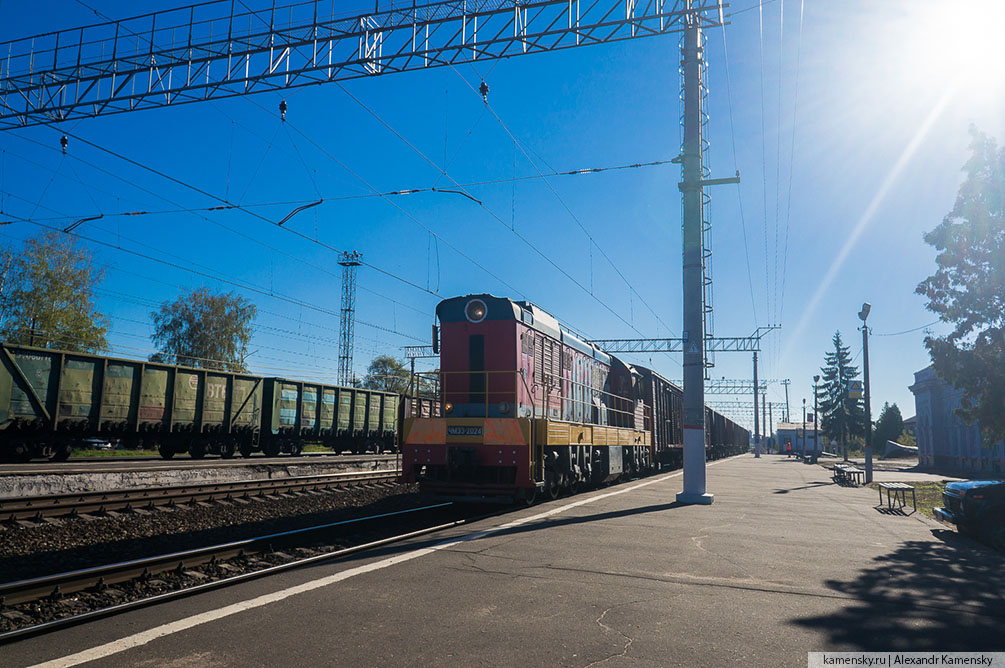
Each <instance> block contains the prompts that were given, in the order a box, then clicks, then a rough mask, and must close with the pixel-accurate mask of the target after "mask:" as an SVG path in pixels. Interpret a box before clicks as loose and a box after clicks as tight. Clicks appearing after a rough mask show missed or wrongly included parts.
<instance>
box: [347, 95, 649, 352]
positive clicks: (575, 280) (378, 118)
mask: <svg viewBox="0 0 1005 668" xmlns="http://www.w3.org/2000/svg"><path fill="white" fill-rule="evenodd" d="M336 85H338V86H339V88H341V89H342V90H343V91H345V93H346V94H347V95H348V96H349V97H350V98H351V99H352V100H353V101H355V102H356V103H357V104H358V105H359V106H361V107H362V108H363V109H364V110H365V111H367V113H369V114H370V115H371V116H373V117H374V118H375V119H376V120H377V121H378V122H379V123H380V124H381V125H383V126H384V127H385V128H387V129H388V130H389V131H390V132H391V133H392V134H394V135H395V136H396V137H398V138H399V139H400V140H401V141H402V142H403V143H404V144H405V145H407V146H408V147H409V148H411V149H412V150H413V151H414V152H415V153H416V154H418V155H419V156H420V157H421V158H422V159H423V160H425V161H426V162H428V163H429V164H430V165H431V166H432V167H433V168H434V169H436V170H437V171H439V172H441V173H442V174H443V175H444V176H445V177H446V178H447V179H448V180H450V182H451V183H453V184H454V186H455V187H458V188H460V189H461V192H462V193H463V194H464V195H465V196H466V197H468V199H471V200H472V201H473V202H475V203H476V204H478V205H479V206H480V207H481V208H482V209H483V210H485V212H486V213H488V214H489V215H490V216H491V217H492V218H494V219H495V220H496V221H497V222H499V223H500V224H501V225H502V226H503V227H505V228H506V229H507V230H509V231H510V232H511V233H512V234H514V235H516V237H517V238H518V239H520V240H521V241H522V242H523V243H524V244H525V245H527V246H528V247H529V248H530V249H531V250H533V251H534V252H535V253H537V254H538V255H539V256H540V257H541V258H542V259H544V260H545V261H546V262H547V263H548V264H550V265H551V266H552V267H554V268H555V269H556V270H558V271H559V273H561V274H562V275H563V276H565V277H566V278H568V279H569V280H570V281H572V282H573V283H574V284H575V285H576V286H577V287H579V288H580V289H581V290H582V291H583V292H585V293H586V294H588V295H590V297H592V298H593V299H594V300H595V301H597V302H598V303H599V304H600V305H601V306H603V307H604V308H605V309H607V310H608V311H609V312H610V313H611V314H612V315H614V316H615V317H616V318H618V319H619V320H621V321H622V322H623V323H625V324H626V325H628V326H629V327H631V328H632V329H633V330H635V331H636V332H638V333H639V334H642V332H641V331H639V330H638V329H637V328H636V327H635V325H634V324H632V323H631V322H629V321H628V320H626V319H625V318H624V317H623V316H622V315H621V314H620V313H618V312H617V311H615V310H614V309H613V308H611V306H610V305H608V304H607V303H606V302H604V301H603V300H601V299H600V298H599V297H597V296H596V295H595V294H593V293H592V292H591V291H590V290H589V289H588V288H587V287H586V286H584V285H583V284H582V283H581V282H580V281H579V280H577V279H576V278H575V277H574V276H572V275H571V274H570V273H569V272H568V271H566V270H565V269H564V268H563V267H561V266H560V265H559V264H558V263H556V262H555V261H554V259H552V258H551V257H549V256H548V255H547V254H546V253H544V252H543V251H541V249H539V248H538V247H537V246H536V245H534V243H533V242H531V241H530V240H529V239H527V237H525V236H524V235H522V234H521V233H519V232H517V231H516V230H515V229H513V228H512V227H510V226H509V225H507V224H506V222H505V221H504V220H503V219H502V218H501V217H500V216H499V215H498V214H496V213H495V212H494V211H493V210H491V209H490V208H489V207H488V206H487V205H485V203H484V202H481V201H479V200H477V199H475V198H474V197H472V196H471V195H470V193H468V192H467V191H466V190H464V188H463V187H462V186H461V184H460V183H458V182H457V181H456V180H455V179H454V178H453V177H451V176H450V174H449V173H447V172H446V171H444V170H443V169H442V168H441V167H440V166H439V165H437V164H436V162H435V161H433V160H432V159H431V158H429V157H428V156H427V155H426V154H425V153H423V152H422V151H421V150H420V149H419V148H418V147H416V146H415V145H414V144H413V143H412V142H410V141H409V140H408V139H407V138H405V137H404V136H403V135H401V133H399V132H398V131H397V130H395V129H394V128H393V127H392V126H391V125H390V124H389V123H388V122H387V121H385V120H384V119H383V118H382V117H381V116H380V115H379V114H377V113H376V112H374V111H373V110H372V109H370V108H369V107H368V106H367V105H366V104H364V103H363V102H362V100H360V99H359V98H358V97H356V96H355V95H353V94H352V93H350V92H349V91H348V90H346V89H345V87H344V86H342V85H341V84H336ZM493 115H494V112H493ZM497 118H498V117H497Z"/></svg>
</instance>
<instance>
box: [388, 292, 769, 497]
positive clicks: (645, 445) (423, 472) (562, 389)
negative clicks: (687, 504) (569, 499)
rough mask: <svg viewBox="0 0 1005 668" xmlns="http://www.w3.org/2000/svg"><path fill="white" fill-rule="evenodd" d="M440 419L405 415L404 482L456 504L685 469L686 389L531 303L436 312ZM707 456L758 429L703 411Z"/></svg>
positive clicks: (451, 302) (473, 301) (449, 306)
mask: <svg viewBox="0 0 1005 668" xmlns="http://www.w3.org/2000/svg"><path fill="white" fill-rule="evenodd" d="M436 315H437V317H438V319H439V322H440V329H439V332H438V336H439V341H438V342H437V341H436V340H435V337H436V335H435V334H434V345H435V344H436V343H439V353H440V369H439V371H438V372H436V374H435V379H436V380H437V381H438V382H439V387H440V398H441V408H442V415H441V416H440V417H416V418H409V419H406V420H405V422H404V425H403V427H402V429H403V432H402V443H403V445H402V480H403V481H404V482H409V483H418V484H419V485H420V487H421V489H422V490H423V491H425V492H428V493H432V494H437V495H441V496H449V497H461V498H468V499H476V498H477V499H486V500H506V499H516V500H521V499H522V500H523V501H525V502H527V503H533V502H534V500H535V499H536V498H537V496H538V495H539V494H544V495H546V496H548V497H551V498H555V497H556V496H558V494H559V493H560V492H561V491H563V490H568V491H576V490H577V489H578V488H579V487H580V486H582V485H585V484H598V483H604V482H610V481H614V480H618V479H620V478H625V477H632V476H636V475H640V474H644V473H648V472H653V471H656V470H660V469H663V468H679V467H680V466H681V465H682V462H683V424H682V418H683V410H682V409H683V401H682V400H683V393H682V390H681V389H680V388H679V387H677V386H676V385H674V384H673V383H671V382H670V381H668V380H666V379H665V378H663V377H662V376H660V375H659V374H658V373H656V372H655V371H653V370H651V369H646V368H644V367H640V366H637V365H632V364H629V363H627V362H625V361H623V360H621V359H619V358H618V357H616V356H614V355H609V354H607V353H605V352H603V351H602V350H600V349H599V348H597V347H596V346H594V345H592V344H590V343H587V342H585V341H583V340H582V339H581V338H579V337H577V336H576V335H574V334H573V333H572V332H571V331H569V330H568V329H567V328H565V327H563V326H562V325H561V324H560V323H559V322H558V321H557V320H556V319H555V318H554V317H553V316H551V315H550V314H548V313H547V312H546V311H544V310H542V309H541V308H539V307H537V306H535V305H534V304H531V303H529V302H525V301H513V300H510V299H505V298H499V297H494V296H492V295H487V294H479V295H468V296H466V297H455V298H451V299H446V300H444V301H442V302H440V304H439V305H438V306H437V308H436ZM705 426H706V432H705V433H706V439H707V440H706V450H705V451H706V456H707V458H709V459H718V458H721V457H726V456H730V455H733V454H739V453H741V452H745V451H747V449H748V448H749V443H750V433H749V432H748V431H747V430H746V429H744V428H742V427H740V426H739V425H737V424H735V423H734V422H732V421H731V420H729V419H727V418H726V417H724V416H722V415H720V414H718V413H716V412H714V411H712V410H711V409H708V408H706V409H705Z"/></svg>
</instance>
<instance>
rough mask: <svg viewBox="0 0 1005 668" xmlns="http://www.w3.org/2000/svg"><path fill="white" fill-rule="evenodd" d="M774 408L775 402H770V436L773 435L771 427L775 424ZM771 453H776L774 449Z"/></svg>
mask: <svg viewBox="0 0 1005 668" xmlns="http://www.w3.org/2000/svg"><path fill="white" fill-rule="evenodd" d="M774 408H775V406H774V402H770V401H769V402H768V433H769V434H770V433H772V429H771V427H772V425H773V424H774V423H775V415H774ZM775 445H776V446H777V445H778V444H777V442H776V443H775ZM771 452H774V449H772V450H771ZM779 454H780V453H779Z"/></svg>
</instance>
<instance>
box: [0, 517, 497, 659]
mask: <svg viewBox="0 0 1005 668" xmlns="http://www.w3.org/2000/svg"><path fill="white" fill-rule="evenodd" d="M449 505H451V504H450V503H442V504H436V505H433V506H425V507H422V508H413V509H409V510H405V511H398V512H396V513H385V514H383V515H373V516H370V517H364V518H357V519H355V520H346V521H344V522H335V523H333V524H330V525H323V526H318V527H308V528H306V529H297V530H295V531H291V532H284V533H281V534H273V535H272V536H271V537H266V536H263V537H260V538H258V539H249V540H267V539H269V538H271V539H272V540H275V537H277V536H286V535H291V534H295V533H298V532H301V533H302V532H307V531H316V530H320V529H324V528H330V527H332V526H336V525H339V524H347V523H350V522H362V521H365V520H372V519H377V518H382V517H389V516H392V515H401V514H405V513H409V512H417V511H421V510H429V509H433V508H440V507H444V506H449ZM504 512H508V511H506V510H502V511H498V512H493V513H488V514H485V515H479V516H477V517H469V518H465V519H461V520H454V521H453V522H447V523H445V524H438V525H436V526H432V527H426V528H424V529H418V530H416V531H410V532H408V533H404V534H399V535H397V536H391V537H388V538H382V539H380V540H375V541H371V542H369V543H364V544H362V545H354V546H352V547H347V548H343V549H340V550H333V551H331V552H325V553H323V554H317V555H314V556H311V557H306V558H304V559H297V560H294V561H291V562H287V563H285V564H277V565H275V566H269V567H267V568H263V569H260V570H256V571H251V572H248V573H241V574H240V575H234V576H231V577H227V578H222V579H220V580H214V581H212V582H204V583H202V584H199V585H195V586H193V587H185V588H183V589H177V590H174V591H169V592H164V593H161V594H157V595H155V596H149V597H146V598H142V599H137V600H135V601H127V602H125V603H119V604H116V605H113V606H109V607H106V608H100V609H97V610H90V611H88V612H84V613H80V614H77V615H72V616H70V617H63V618H61V619H54V620H51V621H48V622H44V623H42V624H36V625H33V626H25V627H22V628H19V629H14V630H11V631H6V632H3V633H0V645H3V644H6V643H9V642H11V641H14V640H17V639H20V638H23V637H27V636H32V635H38V634H42V633H47V632H49V631H55V630H57V629H60V628H64V627H67V626H75V625H77V624H81V623H84V622H87V621H90V620H93V619H100V618H102V617H108V616H111V615H114V614H118V613H120V612H125V611H127V610H132V609H135V608H141V607H146V606H149V605H154V604H157V603H162V602H166V601H170V600H172V599H176V598H182V597H185V596H191V595H194V594H198V593H201V592H204V591H209V590H212V589H217V588H221V587H226V586H229V585H232V584H238V583H240V582H245V581H248V580H252V579H256V578H260V577H264V576H266V575H272V574H274V573H279V572H282V571H287V570H292V569H295V568H300V567H301V566H307V565H310V564H316V563H320V562H324V561H332V560H335V559H339V558H342V557H347V556H350V555H353V554H357V553H359V552H365V551H366V550H372V549H374V548H378V547H384V546H386V545H391V544H394V543H398V542H401V541H404V540H408V539H411V538H416V537H419V536H424V535H427V534H430V533H435V532H438V531H443V530H445V529H450V528H454V527H458V526H463V525H465V524H468V523H470V522H475V521H478V520H482V519H486V518H489V517H494V516H496V515H499V514H502V513H504ZM239 542H244V541H239ZM230 545H234V544H227V545H226V546H218V547H221V548H226V547H228V546H230ZM205 549H211V548H205ZM231 549H232V548H231ZM197 551H198V550H192V552H197ZM184 554H186V553H177V554H175V555H164V557H165V558H166V557H169V556H170V557H174V558H177V556H178V555H184ZM154 559H156V557H155V558H154ZM139 561H142V560H139ZM126 563H128V564H135V563H136V562H126ZM202 563H206V562H202ZM104 568H109V567H104ZM90 570H99V569H90ZM78 572H82V571H78ZM161 572H163V571H161ZM58 577H60V576H58V575H57V576H52V578H53V579H55V578H58ZM42 579H44V578H38V579H36V580H35V581H22V582H19V583H10V584H9V585H0V593H2V592H3V590H4V588H6V587H12V586H14V585H22V584H23V583H28V582H36V583H37V582H38V581H39V580H42ZM95 584H97V583H95ZM78 591H79V590H78ZM36 600H37V599H36Z"/></svg>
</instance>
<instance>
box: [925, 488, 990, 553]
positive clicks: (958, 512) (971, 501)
mask: <svg viewBox="0 0 1005 668" xmlns="http://www.w3.org/2000/svg"><path fill="white" fill-rule="evenodd" d="M942 502H943V504H944V507H943V508H935V509H933V510H934V512H935V516H936V517H937V518H938V519H940V520H942V521H943V522H948V523H949V524H955V525H956V529H957V530H958V531H959V532H960V533H961V534H963V535H966V536H973V537H975V538H979V539H981V540H982V541H984V542H985V543H987V544H988V545H990V546H991V547H993V548H995V549H997V550H1001V551H1005V481H1002V480H966V481H961V482H950V483H947V484H946V489H945V491H943V492H942Z"/></svg>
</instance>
